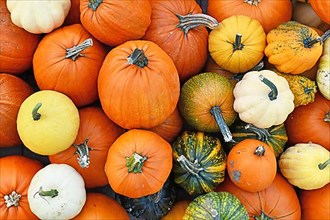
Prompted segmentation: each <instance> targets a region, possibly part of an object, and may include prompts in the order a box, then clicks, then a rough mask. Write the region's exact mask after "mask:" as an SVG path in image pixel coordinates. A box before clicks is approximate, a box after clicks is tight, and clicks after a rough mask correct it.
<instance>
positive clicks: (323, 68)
mask: <svg viewBox="0 0 330 220" xmlns="http://www.w3.org/2000/svg"><path fill="white" fill-rule="evenodd" d="M316 83H317V87H318V89H319V91H320V93H321V94H322V95H323V96H324V97H325V98H326V99H328V100H330V39H329V38H328V39H327V40H326V41H325V42H324V45H323V53H322V56H321V57H320V60H319V64H318V69H317V73H316Z"/></svg>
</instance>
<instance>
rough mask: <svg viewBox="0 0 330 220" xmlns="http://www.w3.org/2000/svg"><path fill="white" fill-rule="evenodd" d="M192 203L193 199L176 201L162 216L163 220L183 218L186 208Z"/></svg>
mask: <svg viewBox="0 0 330 220" xmlns="http://www.w3.org/2000/svg"><path fill="white" fill-rule="evenodd" d="M190 203H191V200H187V199H185V200H180V201H176V202H175V203H174V205H173V207H172V208H171V210H170V211H169V212H168V213H167V214H166V215H165V216H163V217H162V218H161V220H175V219H182V217H183V215H184V212H185V211H186V208H187V207H188V205H189V204H190Z"/></svg>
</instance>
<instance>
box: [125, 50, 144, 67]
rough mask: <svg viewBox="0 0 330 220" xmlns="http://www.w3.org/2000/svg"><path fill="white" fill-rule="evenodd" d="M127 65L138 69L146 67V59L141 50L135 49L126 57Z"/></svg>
mask: <svg viewBox="0 0 330 220" xmlns="http://www.w3.org/2000/svg"><path fill="white" fill-rule="evenodd" d="M127 61H128V63H129V64H134V65H137V66H138V67H141V68H143V67H145V66H147V65H148V58H147V57H146V56H145V54H144V52H143V50H140V49H138V48H135V50H134V51H133V53H132V54H131V55H129V56H128V57H127Z"/></svg>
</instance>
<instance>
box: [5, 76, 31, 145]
mask: <svg viewBox="0 0 330 220" xmlns="http://www.w3.org/2000/svg"><path fill="white" fill-rule="evenodd" d="M32 93H33V89H32V87H31V86H30V85H29V84H27V83H26V82H25V81H24V80H22V79H21V78H18V77H17V76H14V75H11V74H8V73H0V118H1V123H0V148H1V147H13V146H17V145H20V144H21V143H22V141H21V139H20V137H19V135H18V132H17V126H16V119H17V114H18V110H19V108H20V106H21V104H22V103H23V101H24V100H25V99H26V98H27V97H28V96H30V95H31V94H32Z"/></svg>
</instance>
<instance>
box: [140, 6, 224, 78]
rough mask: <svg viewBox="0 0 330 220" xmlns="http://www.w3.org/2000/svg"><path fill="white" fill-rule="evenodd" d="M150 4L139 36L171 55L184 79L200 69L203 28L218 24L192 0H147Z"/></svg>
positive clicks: (204, 39)
mask: <svg viewBox="0 0 330 220" xmlns="http://www.w3.org/2000/svg"><path fill="white" fill-rule="evenodd" d="M150 3H151V7H152V14H151V24H150V26H149V27H148V29H147V31H146V33H145V35H144V37H143V39H145V40H150V41H153V42H155V43H156V44H157V45H159V46H160V47H161V48H162V49H163V50H164V51H165V52H166V53H167V54H168V55H169V56H170V57H171V58H172V60H173V61H174V64H175V66H176V68H177V69H178V73H179V76H180V80H181V81H182V82H184V81H186V80H187V79H189V78H190V77H192V76H193V75H196V74H197V73H199V72H200V71H201V69H202V68H203V66H204V64H205V62H206V58H207V40H208V31H207V29H206V27H208V28H211V29H213V28H214V27H216V26H218V25H219V23H218V21H217V20H216V19H214V18H212V17H210V16H208V15H206V14H202V9H201V8H200V7H199V5H198V4H197V2H196V1H171V0H165V1H164V0H151V1H150ZM164 18H166V19H164ZM205 26H206V27H205Z"/></svg>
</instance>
